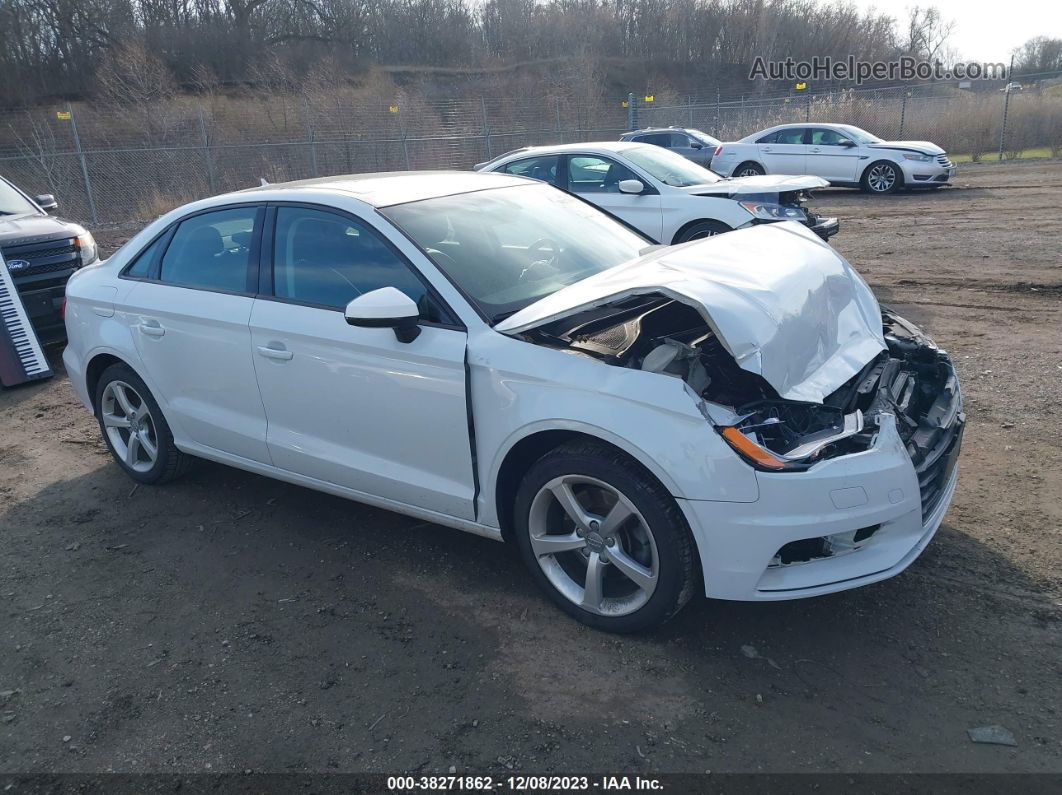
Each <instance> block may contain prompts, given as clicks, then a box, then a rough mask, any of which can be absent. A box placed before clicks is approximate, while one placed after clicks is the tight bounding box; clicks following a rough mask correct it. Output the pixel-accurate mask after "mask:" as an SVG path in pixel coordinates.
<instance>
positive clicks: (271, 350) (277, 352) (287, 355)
mask: <svg viewBox="0 0 1062 795" xmlns="http://www.w3.org/2000/svg"><path fill="white" fill-rule="evenodd" d="M274 345H280V343H271V344H270V345H259V346H258V352H259V353H260V354H262V356H264V357H266V358H267V359H276V360H278V361H281V362H286V361H289V360H290V359H291V357H292V356H294V355H295V354H293V353H292V352H291V351H289V350H288V349H287V348H283V347H273V346H274Z"/></svg>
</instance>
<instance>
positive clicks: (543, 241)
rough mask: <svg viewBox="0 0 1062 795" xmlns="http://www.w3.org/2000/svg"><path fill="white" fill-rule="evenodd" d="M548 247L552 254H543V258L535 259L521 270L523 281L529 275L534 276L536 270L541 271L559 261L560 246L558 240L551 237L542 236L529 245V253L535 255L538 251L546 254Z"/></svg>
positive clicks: (520, 278) (521, 279)
mask: <svg viewBox="0 0 1062 795" xmlns="http://www.w3.org/2000/svg"><path fill="white" fill-rule="evenodd" d="M547 249H548V250H549V251H550V252H551V253H550V256H549V257H545V256H542V257H541V258H538V259H533V260H532V261H531V263H530V264H529V265H528V266H527V267H526V268H524V269H523V270H522V271H520V277H519V280H520V281H523V280H524V279H525V278H526V277H527V276H528V275H532V276H533V275H534V273H535V272H536V271H541V270H542V269H543V268H552V267H553V266H554V264H555V263H556V262H557V257H559V256H560V246H559V245H557V241H555V240H553V239H552V238H549V237H540V238H539V239H538V240H536V241H535V242H534V243H532V244H531V245H530V246H528V247H527V253H528V254H530V255H532V256H534V255H535V254H536V252H538V253H539V254H541V255H544V254H545V253H546V250H547Z"/></svg>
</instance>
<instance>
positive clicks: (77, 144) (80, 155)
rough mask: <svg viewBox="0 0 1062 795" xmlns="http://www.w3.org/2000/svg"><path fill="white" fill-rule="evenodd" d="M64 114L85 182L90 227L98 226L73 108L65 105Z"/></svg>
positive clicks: (94, 199) (86, 164)
mask: <svg viewBox="0 0 1062 795" xmlns="http://www.w3.org/2000/svg"><path fill="white" fill-rule="evenodd" d="M66 112H67V113H69V114H70V132H71V133H72V134H73V136H74V149H75V150H76V151H77V159H78V160H79V161H81V178H82V179H83V180H84V181H85V198H86V199H88V206H89V215H90V216H91V217H92V225H93V226H96V225H98V224H99V222H100V219H99V216H98V215H97V214H96V198H95V197H94V196H93V195H92V180H90V179H89V171H88V162H87V161H86V160H85V151H84V150H83V149H82V148H81V136H80V135H78V134H77V118H76V117H75V116H74V108H73V106H72V105H71V104H70V103H69V102H68V103H66Z"/></svg>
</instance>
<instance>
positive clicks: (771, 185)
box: [680, 174, 830, 196]
mask: <svg viewBox="0 0 1062 795" xmlns="http://www.w3.org/2000/svg"><path fill="white" fill-rule="evenodd" d="M829 184H830V183H829V182H828V181H827V180H824V179H823V178H822V177H811V176H807V175H805V176H800V177H786V176H782V175H775V174H760V175H759V176H755V177H732V178H729V179H721V180H719V181H718V182H713V183H711V184H709V185H690V186H689V187H686V188H680V190H682V191H684V192H686V193H689V194H691V195H694V196H748V195H761V194H764V193H788V192H790V191H797V190H813V189H815V188H825V187H827V186H828V185H829Z"/></svg>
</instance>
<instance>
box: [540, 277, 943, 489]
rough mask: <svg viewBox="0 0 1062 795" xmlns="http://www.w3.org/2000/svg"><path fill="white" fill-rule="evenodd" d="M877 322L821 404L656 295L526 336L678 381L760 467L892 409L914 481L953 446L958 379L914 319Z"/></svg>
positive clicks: (848, 439)
mask: <svg viewBox="0 0 1062 795" xmlns="http://www.w3.org/2000/svg"><path fill="white" fill-rule="evenodd" d="M882 330H883V335H884V339H885V343H886V347H887V349H886V350H884V351H882V352H881V353H880V354H879V355H878V356H876V357H875V358H873V359H872V360H871V361H869V362H867V364H866V365H865V366H864V367H863V369H862V370H861V371H860V372H859V373H857V374H856V375H855V376H853V377H852V378H851V379H849V380H848V381H847V382H846V383H844V384H843V385H842V386H841V387H840V388H838V389H837V390H836V391H834V392H833V393H832V394H830V395H828V396H827V397H826V399H825V400H824V401H823V402H822V403H809V402H801V401H794V400H785V399H783V398H781V397H780V396H779V395H778V393H777V392H776V391H775V390H774V389H773V388H772V387H771V385H770V384H769V383H767V381H766V380H765V379H764V378H763V377H762V376H760V375H758V374H756V373H751V372H748V371H747V370H744V369H742V368H741V367H739V366H738V364H737V362H736V361H735V360H734V358H733V357H732V356H731V355H730V353H729V352H728V351H727V350H726V349H725V348H724V347H723V345H722V343H721V342H720V341H719V339H718V338H717V337H716V335H715V334H714V333H713V332H712V330H711V329H710V328H709V326H708V325H707V323H706V322H705V320H704V318H703V317H702V316H701V315H700V314H699V313H698V312H697V311H696V310H695V309H693V308H692V307H691V306H689V305H687V304H684V303H681V302H679V301H675V300H672V299H671V298H668V297H666V296H663V295H659V294H657V295H639V296H633V297H630V298H626V299H623V300H620V301H616V302H613V303H609V304H605V305H602V306H599V307H596V308H594V309H591V310H588V311H586V312H582V313H580V314H579V315H577V316H573V317H567V318H562V319H560V320H557V321H555V322H553V323H551V324H548V325H543V326H539V327H537V328H535V329H531V330H529V331H526V332H525V333H524V336H525V338H526V339H529V340H530V341H533V342H535V343H537V344H540V345H546V346H549V347H555V348H559V349H561V350H565V351H567V352H570V353H573V354H579V355H585V356H591V357H594V358H596V359H600V360H602V361H604V362H607V363H608V364H611V365H615V366H618V367H629V368H632V369H637V370H643V371H647V372H653V373H660V374H663V375H668V376H672V377H675V378H680V379H682V380H683V381H684V382H685V383H686V384H688V385H689V387H690V389H692V390H693V391H694V392H695V393H696V394H697V395H698V396H699V397H700V398H702V399H703V407H702V411H703V412H704V413H705V416H706V418H707V419H708V420H709V421H711V422H712V423H713V424H714V425H715V426H716V428H717V429H718V430H719V431H720V433H722V434H723V436H724V438H725V439H726V440H727V441H728V442H729V443H730V444H731V446H732V447H734V448H735V449H736V450H738V452H739V453H741V454H742V455H743V456H744V457H746V459H749V460H750V462H751V463H753V464H754V465H756V466H757V467H758V468H762V469H766V470H783V469H784V470H801V469H807V468H808V467H810V466H812V465H814V464H815V463H816V462H818V461H821V460H824V459H827V458H832V457H836V456H839V455H846V454H849V453H854V452H858V451H859V450H864V449H867V448H869V447H870V445H871V444H872V443H873V439H874V436H875V434H876V432H877V429H878V417H879V415H881V414H883V413H887V414H892V415H894V416H895V418H896V423H897V428H898V430H899V433H900V436H901V438H902V439H903V441H904V443H905V444H906V445H907V447H908V452H909V453H910V454H911V457H912V461H913V462H914V463H915V467H916V470H919V476H920V479H921V477H922V474H923V473H922V470H923V469H928V468H931V467H932V466H933V465H935V464H936V463H937V462H939V461H940V460H941V457H942V456H946V454H947V453H948V451H949V450H951V449H953V448H954V449H956V450H957V449H958V444H957V443H956V442H957V439H958V436H959V435H961V431H962V425H963V422H964V416H963V414H962V400H961V396H960V395H959V388H958V382H957V380H956V377H955V373H954V370H953V368H952V365H951V361H950V359H949V357H948V356H947V355H946V354H945V353H944V352H942V351H941V350H939V349H938V348H937V347H936V345H934V344H933V342H932V341H931V340H929V339H928V338H926V337H925V336H924V335H923V334H922V333H921V332H920V331H919V330H918V329H917V328H916V327H914V326H912V325H911V324H909V323H907V322H906V321H904V320H903V319H902V318H900V317H899V316H897V315H896V314H895V313H893V312H891V311H889V310H882ZM742 437H743V439H742ZM747 443H751V444H747ZM760 453H762V454H760ZM941 485H942V484H941Z"/></svg>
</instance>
